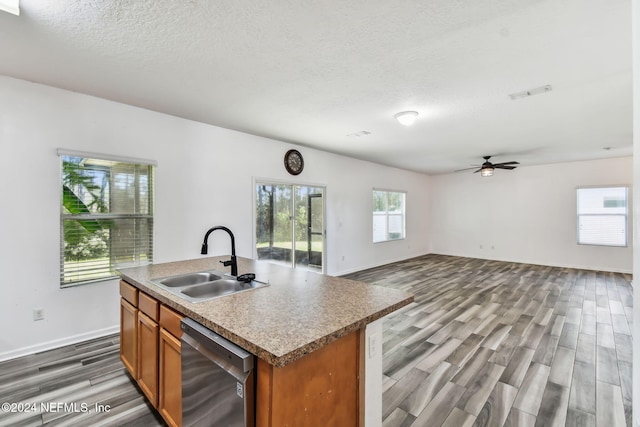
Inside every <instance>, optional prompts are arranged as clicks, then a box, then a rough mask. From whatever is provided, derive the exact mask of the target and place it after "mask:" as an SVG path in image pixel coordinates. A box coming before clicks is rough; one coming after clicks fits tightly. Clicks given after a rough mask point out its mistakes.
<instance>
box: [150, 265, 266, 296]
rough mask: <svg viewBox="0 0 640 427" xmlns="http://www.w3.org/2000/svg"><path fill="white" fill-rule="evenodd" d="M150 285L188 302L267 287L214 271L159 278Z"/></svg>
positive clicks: (256, 282)
mask: <svg viewBox="0 0 640 427" xmlns="http://www.w3.org/2000/svg"><path fill="white" fill-rule="evenodd" d="M151 283H153V284H155V285H158V286H160V287H161V288H163V289H165V290H167V291H169V292H171V293H172V294H174V295H176V296H178V297H180V298H182V299H185V300H187V301H190V302H202V301H208V300H211V299H214V298H219V297H223V296H226V295H231V294H235V293H238V292H244V291H250V290H253V289H257V288H261V287H264V286H268V284H267V283H263V282H259V281H257V280H251V281H249V282H245V281H241V280H238V279H237V278H235V277H234V276H231V275H229V274H226V273H223V272H220V271H216V270H211V271H200V272H197V273H187V274H180V275H177V276H169V277H161V278H158V279H151Z"/></svg>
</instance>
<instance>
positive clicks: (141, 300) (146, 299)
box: [138, 292, 160, 322]
mask: <svg viewBox="0 0 640 427" xmlns="http://www.w3.org/2000/svg"><path fill="white" fill-rule="evenodd" d="M159 305H160V304H159V303H158V301H157V300H156V299H155V298H153V297H150V296H149V295H147V294H145V293H144V292H140V293H139V295H138V308H139V309H140V311H141V312H143V313H144V314H146V315H147V316H149V318H150V319H152V320H153V321H154V322H157V321H158V307H159Z"/></svg>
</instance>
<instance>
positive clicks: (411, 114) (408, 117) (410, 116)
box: [393, 111, 418, 126]
mask: <svg viewBox="0 0 640 427" xmlns="http://www.w3.org/2000/svg"><path fill="white" fill-rule="evenodd" d="M393 117H395V119H396V120H397V121H398V122H399V123H400V124H401V125H404V126H411V125H412V124H413V123H414V122H415V121H416V117H418V112H417V111H401V112H400V113H398V114H395V115H394V116H393Z"/></svg>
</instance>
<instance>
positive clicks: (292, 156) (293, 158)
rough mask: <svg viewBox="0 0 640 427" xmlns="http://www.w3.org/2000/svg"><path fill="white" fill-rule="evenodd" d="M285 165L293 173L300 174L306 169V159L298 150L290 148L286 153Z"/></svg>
mask: <svg viewBox="0 0 640 427" xmlns="http://www.w3.org/2000/svg"><path fill="white" fill-rule="evenodd" d="M284 167H285V169H287V172H289V173H290V174H291V175H299V174H300V172H302V169H304V159H303V158H302V154H300V152H299V151H298V150H289V151H287V153H286V154H285V155H284Z"/></svg>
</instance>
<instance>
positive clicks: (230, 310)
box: [119, 256, 413, 367]
mask: <svg viewBox="0 0 640 427" xmlns="http://www.w3.org/2000/svg"><path fill="white" fill-rule="evenodd" d="M228 258H229V257H228V256H219V257H206V258H198V259H192V260H185V261H175V262H168V263H161V264H152V265H148V266H143V267H133V268H126V269H121V270H119V272H120V275H121V277H122V279H123V280H124V281H126V282H128V283H130V284H131V285H133V286H135V287H137V288H138V289H139V290H141V291H143V292H145V293H147V294H149V295H151V296H153V297H154V298H156V299H158V300H159V301H160V302H162V303H164V304H166V305H168V306H169V307H172V308H174V309H175V310H177V311H179V312H180V313H182V314H184V315H185V316H187V317H190V318H192V319H194V320H195V321H197V322H199V323H201V324H203V325H204V326H206V327H208V328H209V329H211V330H212V331H214V332H216V333H218V334H219V335H222V336H223V337H225V338H227V339H228V340H230V341H232V342H234V343H235V344H237V345H239V346H240V347H243V348H245V349H246V350H248V351H249V352H251V353H253V354H255V355H256V356H257V357H259V358H261V359H263V360H265V361H266V362H268V363H270V364H271V365H274V366H276V367H283V366H286V365H287V364H289V363H291V362H293V361H295V360H297V359H299V358H301V357H303V356H305V355H306V354H308V353H311V352H312V351H314V350H317V349H319V348H321V347H323V346H325V345H327V344H329V343H331V342H333V341H335V340H337V339H338V338H341V337H343V336H345V335H348V334H349V333H351V332H353V331H355V330H357V329H361V328H364V327H365V326H366V325H367V324H368V323H371V322H373V321H375V320H377V319H379V318H381V317H383V316H385V315H387V314H389V313H391V312H393V311H395V310H397V309H399V308H401V307H403V306H405V305H407V304H409V303H411V302H412V301H413V295H411V294H408V293H406V292H403V291H398V290H395V289H389V288H384V287H381V286H375V285H369V284H366V283H363V282H357V281H354V280H348V279H343V278H339V277H332V276H327V275H323V274H319V273H315V272H311V271H304V270H294V269H291V268H288V267H283V266H278V265H275V264H271V263H267V262H263V261H254V260H251V259H247V258H242V257H237V261H238V272H239V274H243V273H255V275H256V280H259V281H262V282H267V283H269V286H265V287H262V288H257V289H254V290H251V291H247V292H239V293H236V294H232V295H227V296H224V297H221V298H215V299H212V300H209V301H203V302H197V303H192V302H189V301H187V300H184V299H182V298H179V297H177V296H175V295H174V294H172V293H171V292H168V291H166V290H164V289H163V288H161V287H159V286H157V285H155V284H153V283H152V282H151V280H152V279H157V278H161V277H167V276H174V275H179V274H186V273H192V272H198V271H207V270H218V271H228V268H225V267H223V266H222V265H221V264H220V261H221V260H227V259H228Z"/></svg>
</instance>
